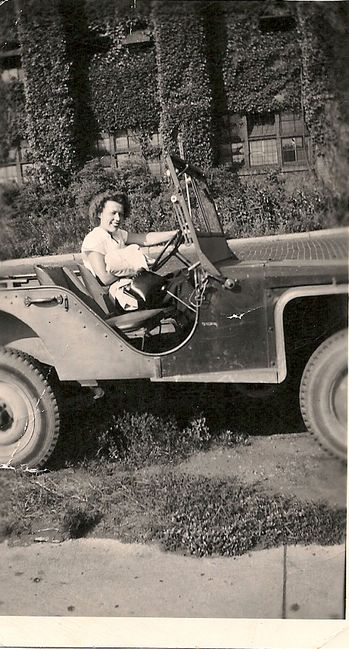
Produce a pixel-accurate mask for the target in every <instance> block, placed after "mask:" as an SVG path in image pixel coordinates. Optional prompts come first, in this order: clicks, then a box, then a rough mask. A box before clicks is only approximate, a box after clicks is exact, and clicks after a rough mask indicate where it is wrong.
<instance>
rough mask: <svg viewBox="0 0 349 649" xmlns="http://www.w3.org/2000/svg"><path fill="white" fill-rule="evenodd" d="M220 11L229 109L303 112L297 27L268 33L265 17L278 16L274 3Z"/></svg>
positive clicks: (244, 4) (241, 4) (235, 5)
mask: <svg viewBox="0 0 349 649" xmlns="http://www.w3.org/2000/svg"><path fill="white" fill-rule="evenodd" d="M285 4H286V3H285ZM287 4H288V7H287V12H288V13H293V7H292V3H287ZM266 6H267V9H266ZM216 9H217V8H216ZM219 11H220V12H221V13H222V14H223V21H221V23H223V25H224V29H223V30H222V32H221V35H220V43H219V47H220V49H221V51H222V50H223V55H222V73H223V80H224V90H225V102H226V108H227V109H228V110H229V111H232V112H243V113H245V112H246V113H250V112H256V113H263V112H267V111H275V112H276V111H279V110H290V111H292V110H294V111H296V110H300V107H301V83H300V68H301V60H300V48H299V43H298V38H297V31H296V24H295V26H294V28H293V29H292V28H290V29H287V30H285V31H283V30H276V29H271V30H270V31H263V30H262V27H261V24H262V23H261V22H260V21H261V19H263V17H264V18H265V17H266V15H267V14H271V15H273V14H274V16H275V17H277V16H278V9H277V6H276V3H272V2H268V3H266V2H236V1H233V2H222V3H220V9H219Z"/></svg>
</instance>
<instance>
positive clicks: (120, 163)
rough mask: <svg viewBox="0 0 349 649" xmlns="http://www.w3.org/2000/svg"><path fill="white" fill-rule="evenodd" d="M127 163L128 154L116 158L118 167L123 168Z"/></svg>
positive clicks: (120, 154) (121, 154)
mask: <svg viewBox="0 0 349 649" xmlns="http://www.w3.org/2000/svg"><path fill="white" fill-rule="evenodd" d="M128 163H129V156H128V153H119V154H118V155H117V156H116V164H117V166H118V167H124V166H125V165H127V164H128Z"/></svg>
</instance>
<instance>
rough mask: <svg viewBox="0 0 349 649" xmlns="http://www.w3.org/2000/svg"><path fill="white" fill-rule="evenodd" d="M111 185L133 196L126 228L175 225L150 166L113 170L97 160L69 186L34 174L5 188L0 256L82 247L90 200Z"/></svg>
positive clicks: (160, 185) (87, 222)
mask: <svg viewBox="0 0 349 649" xmlns="http://www.w3.org/2000/svg"><path fill="white" fill-rule="evenodd" d="M107 188H115V189H119V190H122V191H125V192H126V193H127V194H128V196H129V199H130V204H131V213H130V217H129V218H128V219H127V221H126V223H125V228H126V229H130V230H133V231H135V232H137V231H138V232H139V231H147V230H157V229H160V230H161V229H162V230H164V229H170V228H171V229H172V228H173V227H174V216H173V214H172V207H171V203H170V201H169V200H167V201H166V189H164V188H163V186H162V183H161V181H160V180H159V179H157V178H155V177H154V176H152V175H151V174H150V172H149V171H148V170H147V168H146V167H145V166H143V165H140V164H134V165H128V166H127V167H123V168H121V169H116V170H113V171H110V170H108V169H105V167H103V165H102V163H101V162H100V161H99V160H93V161H91V162H89V163H87V164H86V165H85V166H84V167H83V168H82V169H81V170H80V171H79V172H77V173H76V174H75V175H74V177H73V179H72V182H71V183H70V185H69V186H68V187H57V186H56V185H54V184H46V185H43V184H42V183H41V182H40V181H39V180H38V179H37V176H36V175H35V174H33V175H32V178H31V179H30V181H29V182H28V183H26V184H25V185H23V186H21V187H17V186H15V187H14V186H11V187H4V188H3V191H2V197H1V199H0V207H2V210H1V213H2V216H1V219H2V225H3V234H2V240H3V241H2V249H1V252H0V255H1V258H2V259H7V258H15V257H30V256H34V255H47V254H55V253H61V252H76V251H78V250H79V249H80V246H81V242H82V240H83V238H84V236H85V234H86V233H87V232H88V231H89V230H90V223H89V218H88V205H89V202H90V200H91V198H92V196H94V195H95V194H96V193H97V192H99V191H104V190H105V189H107Z"/></svg>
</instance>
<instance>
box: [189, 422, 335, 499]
mask: <svg viewBox="0 0 349 649" xmlns="http://www.w3.org/2000/svg"><path fill="white" fill-rule="evenodd" d="M180 469H181V470H182V471H185V472H189V473H191V474H194V475H200V474H201V475H205V476H208V477H211V476H218V477H219V476H221V477H225V476H230V477H233V476H234V477H236V478H237V479H238V480H241V481H242V482H244V483H245V484H248V485H257V484H258V486H259V487H260V488H261V490H263V491H264V492H266V493H269V494H270V495H272V494H277V493H279V494H283V495H285V496H295V497H297V498H298V499H299V500H302V501H304V502H323V503H326V504H328V505H330V506H331V507H335V508H342V507H345V506H346V481H347V468H346V466H345V465H344V464H343V463H341V462H339V461H338V460H336V459H334V458H332V457H330V456H329V455H328V454H327V453H325V452H324V451H323V450H322V449H321V448H320V446H318V445H317V443H316V442H314V440H313V438H312V437H311V435H309V434H308V433H294V434H292V433H289V434H280V435H270V436H263V437H261V436H255V437H250V439H249V445H238V446H236V447H232V448H229V449H224V448H217V449H215V450H211V451H209V452H206V453H198V454H196V455H194V456H192V457H191V458H190V459H189V460H187V462H185V463H183V464H182V465H181V467H180Z"/></svg>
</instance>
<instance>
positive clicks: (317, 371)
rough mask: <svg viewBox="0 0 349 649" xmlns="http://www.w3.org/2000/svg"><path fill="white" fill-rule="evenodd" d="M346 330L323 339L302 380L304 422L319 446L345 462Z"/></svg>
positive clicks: (301, 399)
mask: <svg viewBox="0 0 349 649" xmlns="http://www.w3.org/2000/svg"><path fill="white" fill-rule="evenodd" d="M347 358H348V332H347V330H346V329H345V330H342V331H339V332H337V333H336V334H334V335H333V336H330V337H329V338H327V340H325V341H324V342H323V343H322V344H321V345H320V346H319V347H318V348H317V349H316V350H315V351H314V353H313V354H312V356H311V357H310V359H309V361H308V363H307V365H306V367H305V369H304V372H303V376H302V379H301V385H300V408H301V412H302V416H303V419H304V423H305V425H306V427H307V429H308V430H309V432H310V433H312V434H313V435H314V437H315V438H316V439H317V441H318V442H319V443H320V445H321V446H322V447H323V448H325V449H326V450H327V451H328V452H329V453H331V454H332V455H335V456H336V457H337V458H339V459H340V460H343V461H345V460H346V455H347V379H348V361H347Z"/></svg>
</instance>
